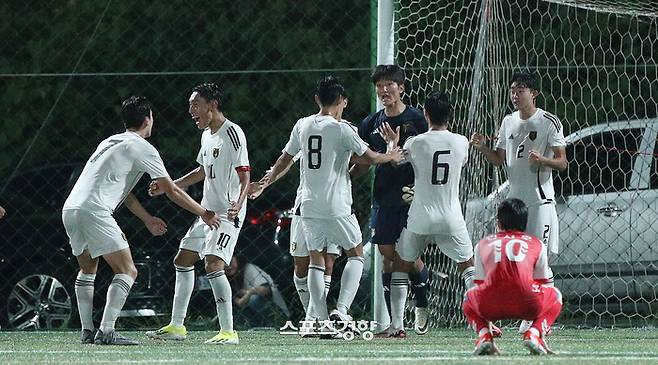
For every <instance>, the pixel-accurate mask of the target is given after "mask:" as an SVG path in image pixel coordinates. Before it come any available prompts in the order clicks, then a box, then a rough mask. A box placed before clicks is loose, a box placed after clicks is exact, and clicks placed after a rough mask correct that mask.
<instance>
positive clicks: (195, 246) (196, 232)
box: [179, 218, 244, 264]
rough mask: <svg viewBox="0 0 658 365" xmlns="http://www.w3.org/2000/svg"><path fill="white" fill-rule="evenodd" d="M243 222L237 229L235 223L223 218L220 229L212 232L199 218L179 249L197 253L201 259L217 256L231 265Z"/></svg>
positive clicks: (181, 242)
mask: <svg viewBox="0 0 658 365" xmlns="http://www.w3.org/2000/svg"><path fill="white" fill-rule="evenodd" d="M243 221H244V220H243V219H240V223H239V224H238V227H236V226H235V223H234V222H229V221H228V220H226V219H224V218H222V220H221V222H220V224H219V228H218V229H213V230H211V229H210V227H209V226H208V225H207V224H206V223H204V222H203V220H202V219H201V218H197V219H196V220H195V221H194V223H193V224H192V226H191V227H190V229H188V230H187V233H186V234H185V237H183V239H182V240H181V241H180V245H179V248H180V249H185V250H188V251H194V252H197V253H198V254H199V258H203V257H205V256H208V255H210V256H217V257H219V258H220V259H222V260H224V262H225V263H226V264H230V263H231V259H232V258H233V251H234V250H235V245H236V244H237V242H238V235H239V234H240V229H241V228H242V222H243Z"/></svg>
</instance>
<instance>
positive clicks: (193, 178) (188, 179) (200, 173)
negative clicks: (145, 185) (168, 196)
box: [149, 166, 206, 196]
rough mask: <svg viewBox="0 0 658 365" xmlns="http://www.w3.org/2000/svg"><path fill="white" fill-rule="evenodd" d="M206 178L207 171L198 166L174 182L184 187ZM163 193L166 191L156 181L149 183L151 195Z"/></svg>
mask: <svg viewBox="0 0 658 365" xmlns="http://www.w3.org/2000/svg"><path fill="white" fill-rule="evenodd" d="M205 178H206V173H205V171H204V170H203V167H201V166H198V167H197V168H196V169H194V170H192V171H190V172H188V173H187V174H185V175H184V176H182V177H179V178H178V179H176V180H175V181H174V184H176V185H177V186H178V187H180V188H183V189H184V188H186V187H188V186H190V185H194V184H196V183H198V182H200V181H203V179H205ZM162 194H164V191H162V190H161V189H160V187H159V186H158V184H156V183H155V181H151V184H150V185H149V195H150V196H157V195H162Z"/></svg>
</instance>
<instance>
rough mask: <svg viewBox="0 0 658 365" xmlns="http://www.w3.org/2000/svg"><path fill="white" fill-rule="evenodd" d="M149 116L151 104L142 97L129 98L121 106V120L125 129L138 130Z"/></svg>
mask: <svg viewBox="0 0 658 365" xmlns="http://www.w3.org/2000/svg"><path fill="white" fill-rule="evenodd" d="M150 115H151V103H149V101H148V100H147V99H146V98H145V97H143V96H131V97H129V98H128V99H126V100H124V101H123V104H121V119H122V120H123V125H124V126H125V127H126V129H129V128H135V129H139V127H141V126H142V123H144V118H146V117H148V116H150Z"/></svg>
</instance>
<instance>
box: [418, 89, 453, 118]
mask: <svg viewBox="0 0 658 365" xmlns="http://www.w3.org/2000/svg"><path fill="white" fill-rule="evenodd" d="M424 106H425V111H426V112H427V114H428V115H429V116H430V123H431V124H432V125H435V126H443V125H446V124H448V122H449V121H450V119H451V118H452V106H451V105H450V100H449V98H448V94H446V93H444V92H442V91H432V92H431V93H430V94H429V95H427V98H425V105H424Z"/></svg>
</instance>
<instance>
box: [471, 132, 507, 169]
mask: <svg viewBox="0 0 658 365" xmlns="http://www.w3.org/2000/svg"><path fill="white" fill-rule="evenodd" d="M485 139H486V138H485V137H484V136H483V135H482V134H480V133H473V135H472V136H471V146H473V148H475V149H476V150H478V151H480V152H481V153H482V154H483V155H484V157H485V158H486V159H487V161H489V162H490V163H491V164H492V165H494V166H501V165H502V164H503V163H505V150H504V149H501V148H496V150H492V149H491V148H489V147H488V146H487V145H486V144H485Z"/></svg>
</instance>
